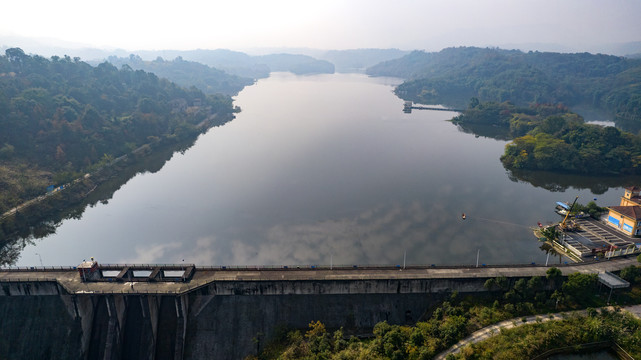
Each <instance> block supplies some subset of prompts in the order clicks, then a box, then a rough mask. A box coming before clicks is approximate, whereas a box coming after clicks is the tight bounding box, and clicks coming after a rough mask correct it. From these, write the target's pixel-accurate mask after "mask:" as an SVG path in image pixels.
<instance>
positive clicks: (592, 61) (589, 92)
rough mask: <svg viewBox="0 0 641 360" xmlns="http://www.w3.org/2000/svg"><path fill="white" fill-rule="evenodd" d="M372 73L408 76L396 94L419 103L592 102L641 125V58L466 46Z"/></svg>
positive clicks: (397, 62)
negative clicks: (476, 100) (478, 101)
mask: <svg viewBox="0 0 641 360" xmlns="http://www.w3.org/2000/svg"><path fill="white" fill-rule="evenodd" d="M367 72H368V74H370V75H377V76H397V77H402V78H404V79H406V81H405V82H404V83H403V84H401V85H400V86H398V87H397V89H396V93H397V94H398V95H399V96H400V97H402V98H403V99H406V100H413V101H415V102H419V103H424V104H435V103H445V104H453V105H457V106H461V105H463V104H465V102H466V101H467V99H469V98H470V97H472V96H474V97H477V98H478V99H479V100H481V101H485V102H487V101H491V102H499V103H500V102H504V101H511V102H513V103H515V104H517V105H528V104H537V103H563V104H566V105H568V106H575V105H589V106H593V107H598V108H602V109H605V110H607V111H609V112H612V113H614V115H615V116H616V117H617V119H618V120H620V122H621V123H622V124H629V125H633V126H631V127H632V128H636V129H638V128H640V127H641V60H639V59H627V58H622V57H617V56H609V55H602V54H597V55H593V54H588V53H579V54H559V53H546V52H543V53H542V52H528V53H524V52H521V51H518V50H501V49H496V48H485V49H483V48H473V47H460V48H447V49H443V50H442V51H440V52H438V53H425V52H421V51H415V52H412V53H410V54H408V55H406V56H404V57H403V58H400V59H396V60H390V61H387V62H384V63H381V64H378V65H376V66H373V67H370V68H369V69H368V70H367Z"/></svg>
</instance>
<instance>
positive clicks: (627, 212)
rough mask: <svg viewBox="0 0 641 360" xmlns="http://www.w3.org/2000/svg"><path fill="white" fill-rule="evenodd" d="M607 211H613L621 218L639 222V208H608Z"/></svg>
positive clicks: (640, 209) (640, 215) (640, 213)
mask: <svg viewBox="0 0 641 360" xmlns="http://www.w3.org/2000/svg"><path fill="white" fill-rule="evenodd" d="M608 209H610V210H614V211H616V212H618V213H619V214H621V215H623V216H626V217H629V218H632V219H635V220H641V206H608Z"/></svg>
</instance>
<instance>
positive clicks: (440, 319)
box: [258, 268, 641, 359]
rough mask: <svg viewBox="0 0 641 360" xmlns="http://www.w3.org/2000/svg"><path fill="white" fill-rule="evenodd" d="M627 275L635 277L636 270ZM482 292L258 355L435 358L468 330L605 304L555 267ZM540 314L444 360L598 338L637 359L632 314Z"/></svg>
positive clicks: (490, 283)
mask: <svg viewBox="0 0 641 360" xmlns="http://www.w3.org/2000/svg"><path fill="white" fill-rule="evenodd" d="M628 272H630V273H634V275H635V276H638V269H637V268H635V269H634V270H629V271H628ZM622 275H623V273H622ZM626 276H627V275H626ZM485 288H487V289H488V290H490V291H491V292H492V293H493V296H492V297H479V296H478V295H477V296H475V297H474V298H472V297H467V298H466V297H461V296H459V295H458V294H456V293H455V294H452V295H451V297H450V298H449V299H448V300H447V301H444V302H443V303H441V304H440V306H438V307H436V308H434V309H432V311H430V312H428V315H427V316H426V318H425V320H423V321H420V322H418V323H416V324H415V325H414V326H401V325H392V324H389V323H387V322H381V323H378V324H377V325H376V326H375V327H374V329H373V331H372V338H371V339H366V340H361V339H357V338H355V337H351V338H349V339H347V338H346V337H345V333H346V331H345V330H344V329H342V328H341V329H339V330H336V331H335V332H333V333H332V332H330V331H327V329H326V328H325V326H324V325H323V324H322V323H320V322H318V321H313V322H311V323H310V325H309V329H308V330H307V331H306V332H305V333H304V334H303V333H302V332H301V331H292V332H289V333H287V334H286V333H284V332H283V333H282V334H281V335H280V336H277V339H275V341H272V342H271V343H269V344H268V345H267V346H266V347H265V348H264V350H263V352H262V353H260V355H259V357H258V358H260V359H432V358H434V356H436V355H437V354H438V353H440V352H441V351H443V350H445V349H447V348H449V347H450V346H452V345H453V344H455V343H456V342H458V341H459V340H460V339H462V338H464V337H465V336H467V335H468V334H470V333H471V332H474V331H476V330H477V329H480V328H482V327H485V326H488V325H491V324H495V323H497V322H500V321H503V320H507V319H513V318H515V317H518V316H525V315H532V314H536V313H543V314H545V313H548V312H553V311H554V309H555V308H556V306H557V305H558V306H559V308H558V310H559V311H562V310H568V309H574V308H577V307H581V306H583V307H585V306H602V305H603V299H601V298H599V297H598V296H595V290H596V288H597V286H596V275H594V274H579V273H574V274H570V275H569V277H568V278H567V279H566V280H565V281H563V276H562V274H561V271H560V270H559V269H558V268H550V269H548V271H547V276H546V278H543V277H532V278H522V279H518V280H516V281H515V280H514V279H508V278H505V277H498V278H491V279H488V280H487V281H486V283H485ZM557 300H559V301H557ZM544 317H545V315H542V316H541V318H540V319H538V320H537V321H536V322H535V323H532V324H527V325H522V326H518V327H516V328H514V329H511V330H507V329H503V330H501V331H500V332H499V333H496V334H493V335H494V336H491V337H490V338H489V339H488V340H486V341H484V342H481V343H477V344H476V345H472V346H469V347H466V348H464V349H463V350H462V351H461V352H460V353H459V354H458V355H456V356H454V355H452V356H450V357H448V359H450V358H453V359H456V358H460V359H528V358H532V357H533V356H536V355H538V354H541V353H542V352H544V351H546V350H550V349H555V348H559V347H565V346H570V347H571V346H574V345H578V344H584V343H592V342H600V341H616V342H617V343H618V344H619V345H621V346H622V347H623V348H624V349H626V351H629V352H631V353H633V354H638V355H641V321H640V320H638V319H635V318H634V317H632V316H631V315H629V314H625V313H623V312H618V311H608V310H601V311H597V310H595V309H594V308H588V311H586V315H579V314H573V315H568V316H565V317H564V319H563V320H557V321H547V322H543V321H542V320H543V318H544ZM518 321H519V323H520V322H521V320H518Z"/></svg>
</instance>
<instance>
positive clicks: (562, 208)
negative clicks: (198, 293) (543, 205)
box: [554, 201, 570, 216]
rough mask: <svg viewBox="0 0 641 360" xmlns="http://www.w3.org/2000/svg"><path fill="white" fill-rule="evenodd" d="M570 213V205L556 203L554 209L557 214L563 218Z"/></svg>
mask: <svg viewBox="0 0 641 360" xmlns="http://www.w3.org/2000/svg"><path fill="white" fill-rule="evenodd" d="M568 211H570V205H568V204H567V203H564V202H561V201H557V202H556V207H555V208H554V212H556V213H557V214H559V215H561V216H565V215H567V214H568Z"/></svg>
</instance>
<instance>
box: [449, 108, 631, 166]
mask: <svg viewBox="0 0 641 360" xmlns="http://www.w3.org/2000/svg"><path fill="white" fill-rule="evenodd" d="M474 105H475V106H473V107H470V108H468V109H467V110H466V111H465V112H464V113H463V114H461V115H459V116H457V117H455V118H453V119H452V121H453V122H454V123H456V124H459V125H461V126H464V127H466V126H474V125H488V126H493V127H496V128H499V129H503V130H504V133H505V134H506V135H508V137H512V138H514V140H513V141H512V142H511V143H510V144H508V145H507V146H506V147H505V153H504V154H503V156H502V157H501V161H502V162H503V164H504V165H505V167H507V168H508V169H511V170H514V169H516V170H518V169H527V170H547V171H564V172H573V173H580V174H592V175H597V174H624V175H626V174H628V175H637V174H641V136H636V135H633V134H630V133H627V132H624V131H621V130H619V129H617V128H614V127H604V126H599V125H592V124H586V123H584V122H583V118H581V117H580V116H578V115H577V114H575V113H572V112H570V111H568V109H567V108H566V107H565V106H562V105H547V104H535V105H532V106H530V107H517V106H515V105H514V104H512V103H510V102H503V103H496V102H487V103H474Z"/></svg>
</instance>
